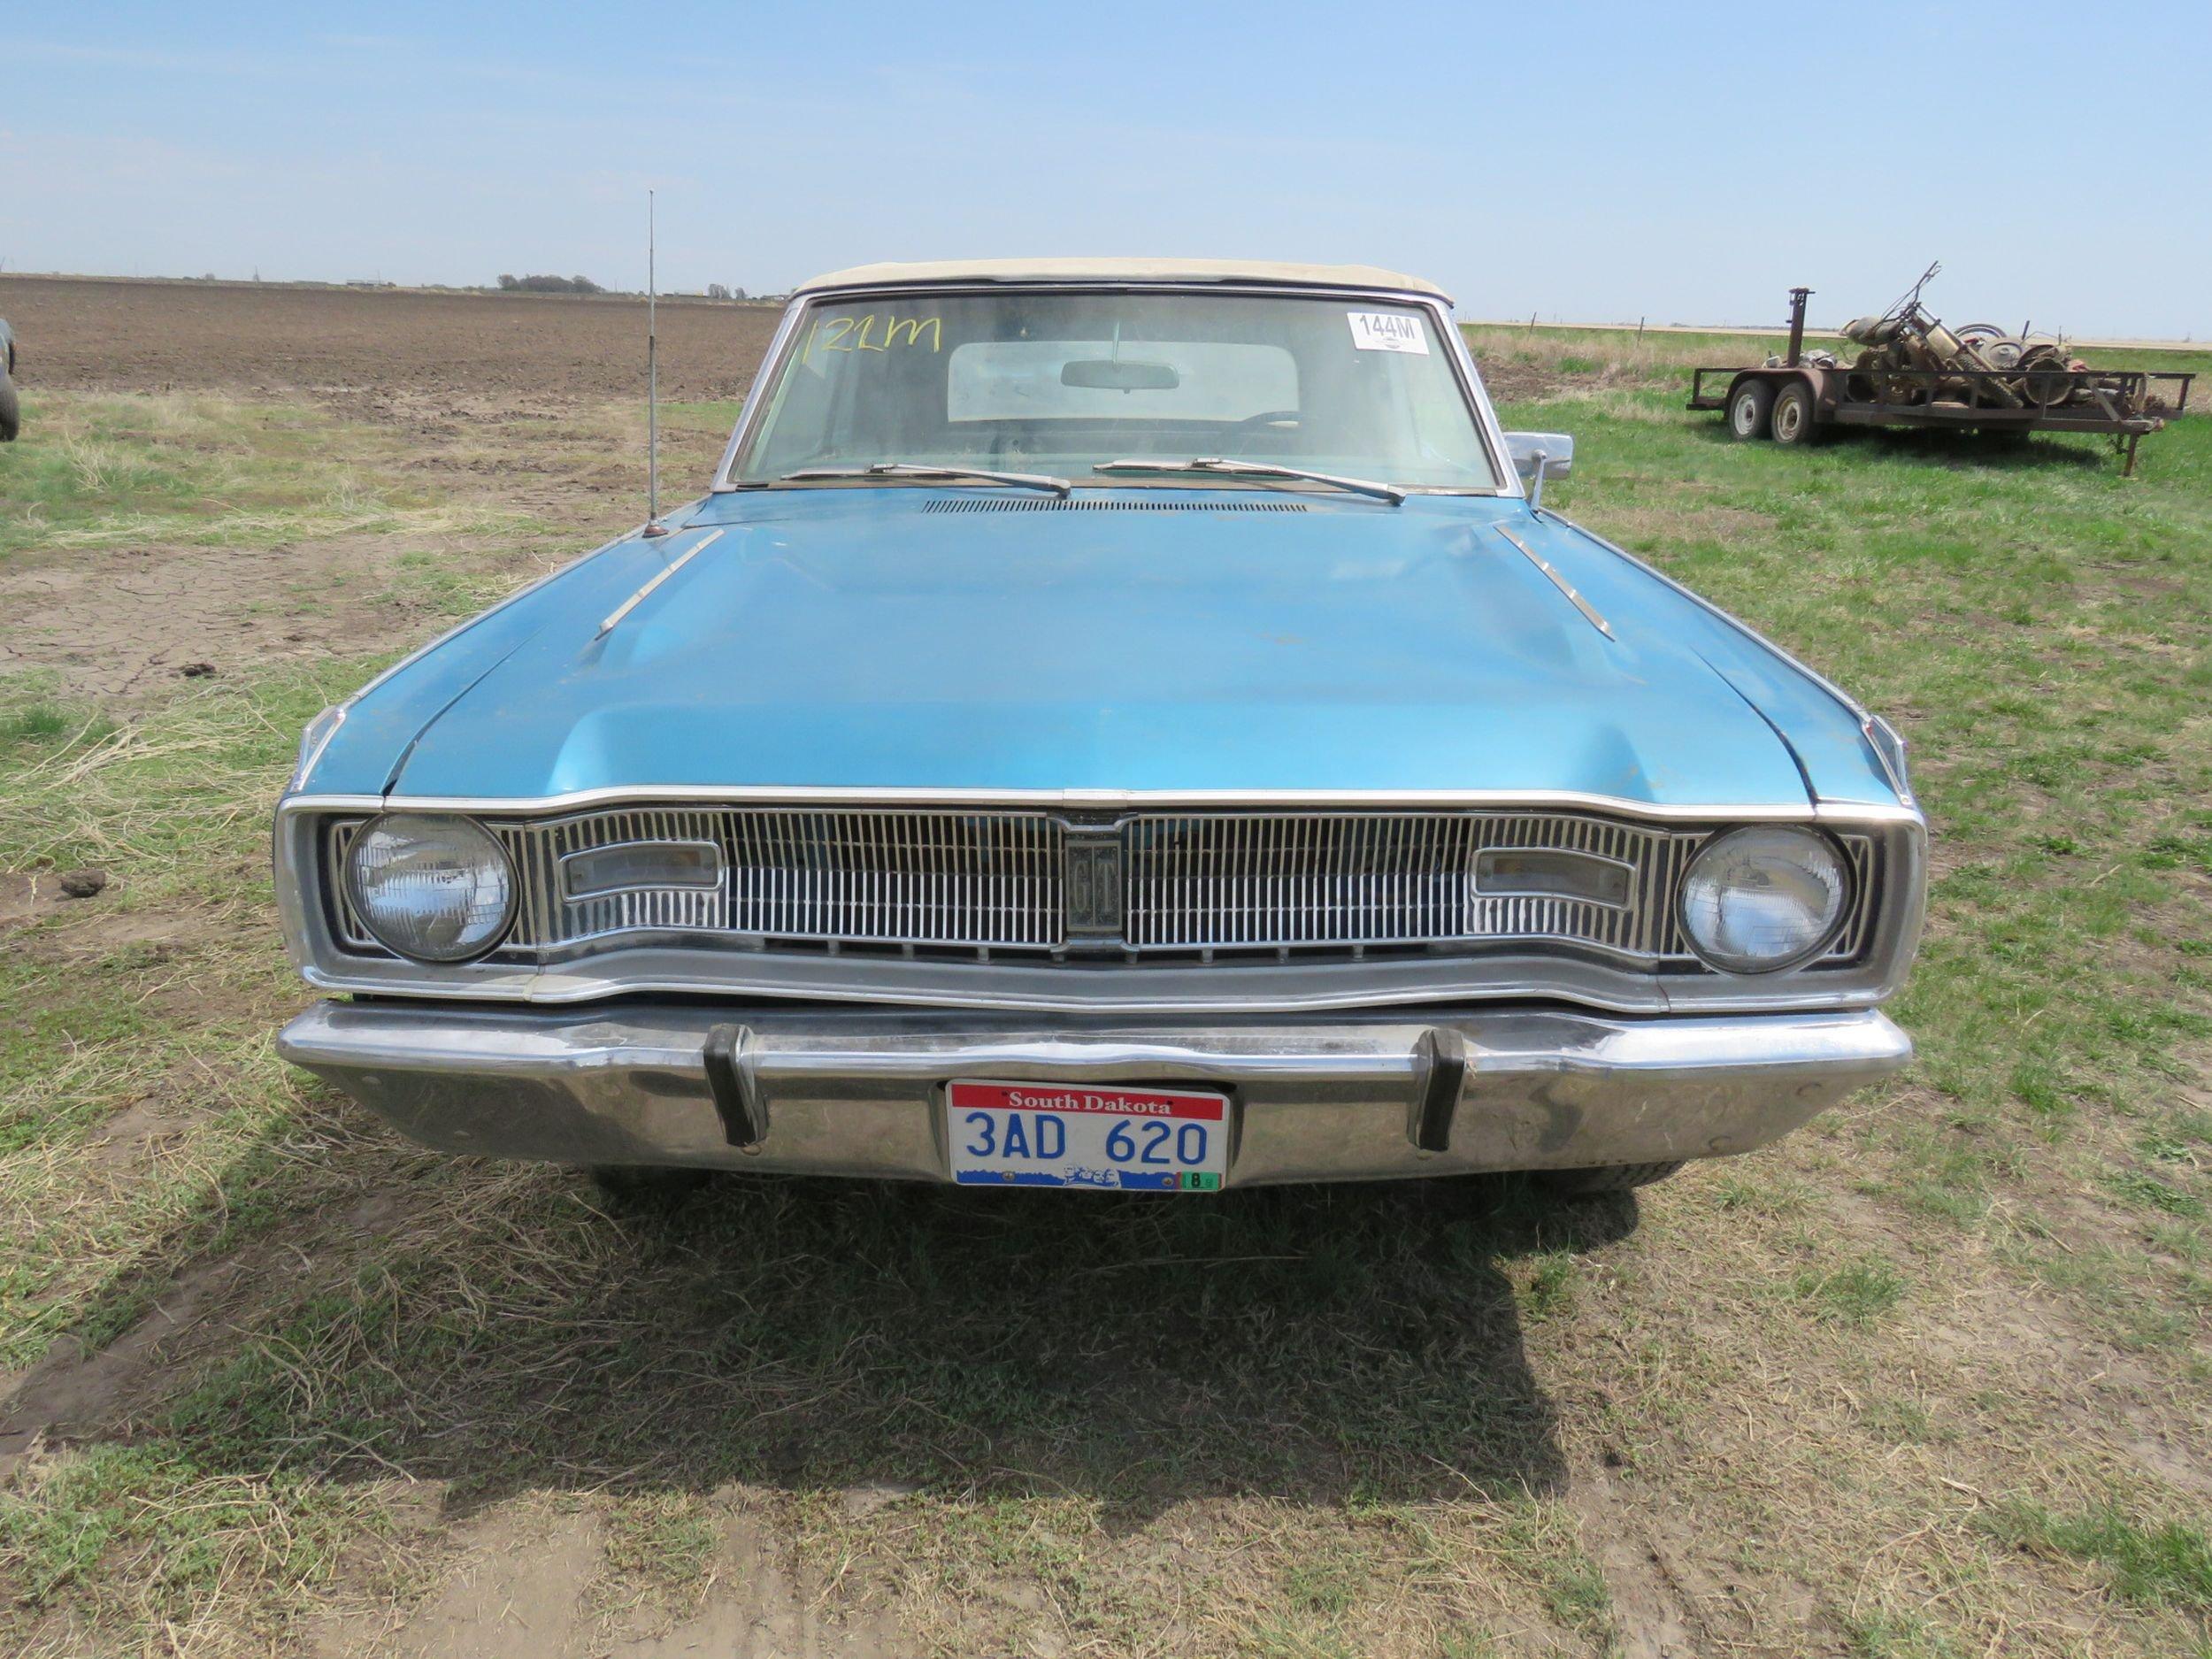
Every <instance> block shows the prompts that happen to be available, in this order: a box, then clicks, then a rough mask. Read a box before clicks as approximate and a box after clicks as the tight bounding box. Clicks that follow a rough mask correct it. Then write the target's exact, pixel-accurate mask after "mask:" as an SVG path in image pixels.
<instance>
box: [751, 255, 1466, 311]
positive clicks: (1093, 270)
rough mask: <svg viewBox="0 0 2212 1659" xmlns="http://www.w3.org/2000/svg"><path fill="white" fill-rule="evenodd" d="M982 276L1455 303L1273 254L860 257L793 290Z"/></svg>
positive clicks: (1411, 281)
mask: <svg viewBox="0 0 2212 1659" xmlns="http://www.w3.org/2000/svg"><path fill="white" fill-rule="evenodd" d="M977 282H1219V283H1225V284H1251V285H1254V286H1261V287H1269V288H1365V289H1369V290H1382V291H1386V292H1389V293H1394V294H1426V295H1431V296H1434V297H1435V298H1437V299H1440V300H1442V301H1443V302H1444V303H1446V304H1447V305H1448V304H1450V303H1452V296H1450V295H1448V294H1447V293H1445V292H1444V290H1443V289H1442V288H1439V287H1437V286H1436V284H1435V283H1433V282H1424V281H1423V280H1421V279H1420V278H1419V277H1410V276H1405V275H1402V274H1401V273H1398V272H1396V271H1385V270H1382V269H1380V268H1379V267H1378V266H1375V265H1291V264H1284V263H1281V262H1279V261H1275V260H1269V259H938V260H932V261H929V262H927V263H926V264H921V265H854V266H852V267H851V268H850V269H849V270H844V271H833V272H831V273H829V274H828V275H826V276H818V277H816V278H814V279H813V280H811V281H807V282H802V283H800V284H799V286H798V287H797V288H795V290H793V291H794V292H795V293H798V294H813V293H818V292H820V291H822V290H824V289H827V288H931V287H936V286H938V285H941V284H942V285H946V286H953V285H965V284H970V283H977Z"/></svg>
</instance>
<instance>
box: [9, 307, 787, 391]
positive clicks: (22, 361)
mask: <svg viewBox="0 0 2212 1659" xmlns="http://www.w3.org/2000/svg"><path fill="white" fill-rule="evenodd" d="M779 311H780V308H779V307H777V306H774V305H767V304H739V303H724V302H718V301H706V300H663V301H662V302H661V304H660V309H659V318H658V331H659V335H660V365H661V373H660V386H661V396H664V397H667V398H671V399H677V400H695V399H703V398H725V397H736V396H741V395H742V393H743V392H744V390H745V388H746V387H747V386H748V385H749V384H750V383H751V381H752V377H753V371H754V369H755V368H757V366H758V365H759V363H760V358H761V354H762V352H763V351H764V349H766V347H767V344H768V339H769V336H770V334H772V333H773V332H774V329H775V326H776V319H777V316H778V314H779ZM0 317H5V318H6V319H8V320H9V322H10V323H12V325H13V326H14V328H15V333H16V342H17V343H16V349H17V354H18V357H19V375H20V377H21V378H22V379H23V380H24V381H25V383H26V384H27V386H31V387H37V388H48V387H50V388H56V389H59V390H73V391H128V392H148V391H214V390H224V391H242V392H273V391H287V390H299V389H305V390H321V389H326V388H340V387H366V386H374V387H376V388H380V389H384V390H398V391H420V392H433V393H441V394H449V395H457V396H502V395H508V394H515V393H520V394H523V395H524V396H527V397H531V398H541V397H544V396H562V397H567V398H572V399H575V400H577V401H579V402H587V401H599V400H603V399H608V398H621V397H628V396H637V397H640V398H642V397H643V396H644V394H645V302H644V301H643V300H641V299H637V298H634V297H606V298H584V297H578V296H568V295H534V294H530V295H525V294H467V293H443V292H436V291H427V290H423V289H416V288H288V287H280V286H276V285H273V284H255V283H248V282H135V281H123V280H103V279H96V278H83V277H26V276H11V277H0Z"/></svg>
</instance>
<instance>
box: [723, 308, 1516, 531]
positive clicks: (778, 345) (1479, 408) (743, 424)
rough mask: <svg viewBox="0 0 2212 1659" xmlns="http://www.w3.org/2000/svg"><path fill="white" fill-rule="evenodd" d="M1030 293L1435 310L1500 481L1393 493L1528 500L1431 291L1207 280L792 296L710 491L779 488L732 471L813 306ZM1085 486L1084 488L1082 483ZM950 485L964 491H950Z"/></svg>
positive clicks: (1458, 340)
mask: <svg viewBox="0 0 2212 1659" xmlns="http://www.w3.org/2000/svg"><path fill="white" fill-rule="evenodd" d="M1026 290H1035V291H1040V292H1048V293H1056V294H1188V295H1197V296H1210V297H1213V298H1219V297H1221V296H1223V295H1224V294H1232V295H1234V296H1237V297H1239V298H1244V297H1269V296H1271V297H1276V298H1285V297H1287V298H1292V299H1319V300H1326V301H1333V300H1339V299H1344V298H1355V299H1360V298H1363V299H1378V300H1383V301H1386V302H1388V303H1393V304H1401V305H1412V306H1415V307H1417V308H1419V309H1420V310H1422V311H1426V312H1428V313H1429V317H1430V320H1431V321H1432V322H1433V323H1434V324H1435V325H1436V327H1437V330H1438V332H1439V333H1440V334H1442V335H1443V336H1444V337H1445V340H1446V342H1447V344H1446V349H1445V352H1444V357H1445V359H1446V361H1447V362H1448V364H1449V365H1451V369H1452V374H1453V378H1454V379H1455V380H1456V381H1457V383H1458V386H1459V392H1460V396H1461V398H1462V400H1463V402H1464V403H1465V404H1466V406H1467V411H1468V412H1469V414H1471V415H1472V416H1473V417H1474V421H1475V428H1476V431H1477V433H1478V434H1479V436H1480V437H1481V440H1482V445H1483V449H1484V452H1485V459H1486V460H1487V461H1488V463H1489V465H1490V473H1491V477H1492V478H1493V479H1494V480H1499V481H1498V482H1497V483H1496V484H1495V486H1494V488H1487V489H1485V488H1479V487H1473V488H1459V487H1457V486H1454V485H1419V484H1408V485H1403V486H1401V485H1399V484H1398V483H1396V482H1395V481H1394V480H1392V481H1391V488H1404V489H1405V490H1406V491H1407V492H1408V493H1409V494H1413V493H1422V494H1429V493H1433V494H1440V495H1470V496H1477V497H1480V498H1483V499H1490V498H1494V497H1503V498H1505V499H1509V500H1511V499H1525V498H1526V495H1527V491H1526V490H1525V488H1524V487H1523V485H1522V483H1521V479H1520V475H1519V474H1518V473H1517V472H1515V471H1514V470H1513V465H1512V462H1511V459H1510V457H1509V456H1508V454H1507V452H1506V447H1505V431H1504V428H1503V427H1502V426H1500V425H1499V422H1498V417H1497V411H1495V410H1494V409H1493V408H1492V407H1491V405H1490V395H1489V392H1488V390H1487V388H1485V387H1484V385H1483V383H1482V375H1481V372H1480V371H1479V370H1478V369H1477V368H1476V367H1475V362H1474V358H1473V357H1472V355H1471V353H1470V352H1469V351H1468V349H1467V337H1466V335H1465V334H1463V333H1462V332H1461V331H1460V327H1459V325H1458V324H1457V323H1456V322H1455V321H1454V320H1453V318H1452V311H1451V307H1450V306H1449V305H1448V304H1447V303H1445V302H1444V301H1443V300H1441V299H1440V298H1439V297H1438V296H1435V295H1432V294H1415V293H1409V292H1407V291H1405V290H1403V289H1399V288H1311V287H1301V286H1296V285H1283V286H1276V285H1272V284H1259V283H1251V284H1239V285H1238V286H1237V287H1235V288H1223V287H1221V286H1220V285H1219V284H1209V283H1193V282H1178V281H1161V282H1102V281H1097V280H1090V281H1066V282H976V283H967V282H959V283H923V284H912V283H906V284H888V285H886V286H883V287H880V288H878V287H867V288H829V289H818V290H811V291H809V292H807V293H803V294H799V295H795V296H793V298H792V300H791V303H790V304H789V305H788V306H787V307H786V309H785V311H784V314H783V319H782V320H781V321H780V323H779V324H778V325H777V326H776V332H775V334H774V335H773V337H772V338H771V340H770V341H769V342H768V349H767V351H766V353H765V354H764V356H763V357H762V358H761V363H760V367H759V369H758V370H757V372H756V373H755V374H754V376H753V380H752V383H751V385H749V387H747V388H746V392H745V406H744V407H743V408H742V409H741V410H740V411H738V417H737V423H736V425H735V426H733V427H732V428H731V430H730V437H729V442H727V443H726V444H725V445H724V446H723V449H722V459H721V462H720V464H719V465H717V466H716V468H715V470H714V481H713V483H712V484H711V485H710V486H709V487H708V493H709V494H710V495H733V494H736V493H738V492H741V491H752V490H760V489H767V488H778V486H776V485H775V484H773V483H770V482H750V481H748V482H738V481H735V480H733V479H732V478H731V477H730V472H731V470H732V469H733V467H734V466H735V465H737V457H738V456H739V455H740V454H741V453H742V452H743V450H744V448H745V446H746V444H747V443H748V442H750V441H751V438H752V436H753V431H754V428H755V427H757V426H758V425H759V424H760V421H761V420H762V419H763V418H764V409H765V406H766V403H767V398H766V396H765V393H766V391H767V389H768V388H770V387H771V386H772V385H773V384H774V383H775V381H776V379H777V377H778V376H779V375H780V374H781V373H783V371H784V367H785V365H786V362H787V359H788V358H789V357H790V355H791V352H792V349H793V345H794V342H795V338H796V336H797V334H798V332H799V319H800V318H801V317H802V316H803V315H804V314H805V313H806V312H807V311H809V310H810V309H811V308H812V307H814V306H816V305H818V304H819V303H823V302H824V301H830V302H832V303H839V304H842V303H846V302H847V301H849V300H851V299H855V298H862V297H865V298H870V299H877V298H881V299H901V298H910V297H914V296H923V295H926V296H934V297H938V298H947V297H951V296H971V295H983V296H1004V295H1008V294H1014V293H1019V292H1023V291H1026ZM1218 476H1221V477H1223V478H1226V477H1227V475H1226V474H1221V475H1218ZM1255 482H1256V480H1255ZM825 483H826V484H829V487H831V488H835V487H836V485H835V484H834V483H831V482H830V481H829V480H825ZM917 483H918V480H917ZM919 487H921V488H929V486H926V485H920V486H919ZM1079 487H1080V486H1079ZM1220 487H1221V488H1231V489H1235V488H1250V487H1252V486H1248V485H1239V484H1235V483H1225V484H1223V485H1222V486H1220ZM781 488H809V486H806V485H787V486H782V487H781ZM951 488H961V487H960V486H951Z"/></svg>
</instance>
